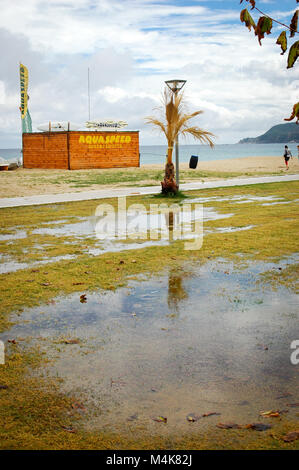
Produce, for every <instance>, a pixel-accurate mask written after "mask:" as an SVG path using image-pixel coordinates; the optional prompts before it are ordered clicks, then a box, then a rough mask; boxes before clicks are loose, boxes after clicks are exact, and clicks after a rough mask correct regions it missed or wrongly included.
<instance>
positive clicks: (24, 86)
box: [20, 64, 28, 119]
mask: <svg viewBox="0 0 299 470" xmlns="http://www.w3.org/2000/svg"><path fill="white" fill-rule="evenodd" d="M20 85H21V106H20V111H21V117H22V119H24V118H25V116H26V114H27V102H28V94H27V90H28V69H27V67H25V65H23V64H20Z"/></svg>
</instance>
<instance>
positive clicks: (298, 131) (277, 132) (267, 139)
mask: <svg viewBox="0 0 299 470" xmlns="http://www.w3.org/2000/svg"><path fill="white" fill-rule="evenodd" d="M290 142H296V143H299V126H298V124H295V123H294V122H290V123H287V124H277V126H273V127H271V129H269V130H268V131H267V132H265V134H263V135H260V136H258V137H247V138H246V139H241V140H240V142H239V144H287V143H290Z"/></svg>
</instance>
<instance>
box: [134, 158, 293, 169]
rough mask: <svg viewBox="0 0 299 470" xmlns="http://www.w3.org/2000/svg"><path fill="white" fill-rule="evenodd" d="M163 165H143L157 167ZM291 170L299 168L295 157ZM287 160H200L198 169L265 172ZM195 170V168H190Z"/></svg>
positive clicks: (182, 166)
mask: <svg viewBox="0 0 299 470" xmlns="http://www.w3.org/2000/svg"><path fill="white" fill-rule="evenodd" d="M161 166H163V165H143V167H146V168H151V169H157V168H161ZM289 167H290V170H289V171H292V170H294V171H298V170H299V160H298V158H297V157H293V158H291V159H290V160H289ZM180 169H182V170H187V169H189V164H188V163H181V164H180ZM285 169H286V166H285V162H284V158H283V157H243V158H229V159H226V160H212V161H207V162H201V161H200V159H199V161H198V165H197V169H196V170H202V171H217V172H218V171H219V172H229V173H231V172H242V173H243V172H244V173H247V172H250V173H263V172H277V171H280V170H282V171H283V170H285ZM190 171H194V170H190Z"/></svg>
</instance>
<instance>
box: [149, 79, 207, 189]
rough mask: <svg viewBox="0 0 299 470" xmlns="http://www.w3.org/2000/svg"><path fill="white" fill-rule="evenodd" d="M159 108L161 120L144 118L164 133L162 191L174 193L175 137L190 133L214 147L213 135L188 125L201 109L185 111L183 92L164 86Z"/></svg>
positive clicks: (151, 117)
mask: <svg viewBox="0 0 299 470" xmlns="http://www.w3.org/2000/svg"><path fill="white" fill-rule="evenodd" d="M159 109H160V111H162V113H163V115H164V116H163V120H159V119H158V118H156V117H154V116H149V117H147V118H145V120H146V123H147V124H153V125H154V126H156V127H158V128H159V129H160V130H161V131H162V132H163V133H164V134H165V137H166V139H167V143H168V150H167V163H166V166H165V176H164V181H161V185H162V193H170V192H171V193H176V192H177V191H178V186H177V184H176V181H175V176H174V165H173V163H172V152H173V146H174V143H175V141H176V138H177V137H178V136H179V135H182V136H184V137H186V136H187V135H191V136H192V137H194V139H197V140H200V141H201V142H204V143H207V144H209V145H210V147H214V143H213V141H212V139H211V138H212V137H214V135H213V134H212V133H211V132H207V131H204V130H202V129H200V128H199V127H197V126H189V121H190V119H192V118H194V117H195V116H198V115H199V114H202V113H203V111H195V112H193V113H191V114H189V113H187V112H185V106H184V100H183V93H181V94H176V93H173V92H172V91H171V90H169V89H168V88H165V90H164V95H163V106H162V107H161V108H159Z"/></svg>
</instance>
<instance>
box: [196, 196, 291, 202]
mask: <svg viewBox="0 0 299 470" xmlns="http://www.w3.org/2000/svg"><path fill="white" fill-rule="evenodd" d="M282 199H283V198H282V197H279V196H253V195H250V194H244V195H243V196H227V197H223V196H211V197H196V198H194V199H188V202H191V203H195V202H198V203H202V204H203V203H205V202H213V201H220V202H222V201H229V202H236V203H237V204H247V203H248V202H263V201H276V200H282ZM288 202H289V201H288Z"/></svg>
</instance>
